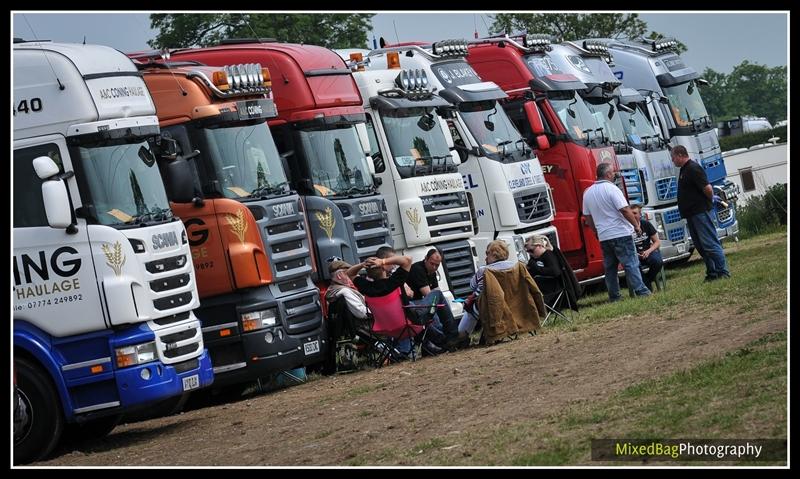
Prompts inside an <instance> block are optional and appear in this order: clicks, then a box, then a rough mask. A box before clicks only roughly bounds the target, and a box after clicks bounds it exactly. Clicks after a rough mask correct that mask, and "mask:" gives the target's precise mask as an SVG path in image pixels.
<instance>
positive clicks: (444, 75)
mask: <svg viewBox="0 0 800 479" xmlns="http://www.w3.org/2000/svg"><path fill="white" fill-rule="evenodd" d="M439 76H440V77H442V80H444V81H446V82H447V83H448V84H450V83H453V79H452V78H450V75H448V74H447V71H446V70H445V69H444V68H440V69H439Z"/></svg>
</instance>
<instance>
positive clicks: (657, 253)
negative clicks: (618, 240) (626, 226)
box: [631, 205, 664, 291]
mask: <svg viewBox="0 0 800 479" xmlns="http://www.w3.org/2000/svg"><path fill="white" fill-rule="evenodd" d="M631 211H632V212H633V216H635V217H636V219H637V220H638V221H639V224H641V228H642V232H641V233H640V234H636V233H634V234H633V242H634V243H635V244H636V253H637V254H638V255H639V268H640V269H642V279H643V280H644V284H646V285H647V287H648V289H650V291H653V280H654V279H656V277H657V276H658V272H659V271H661V268H663V267H664V259H663V258H662V257H661V250H660V249H659V248H661V240H660V239H659V238H658V232H657V231H656V228H655V227H654V226H653V224H652V223H650V222H649V221H647V220H644V219H642V205H631ZM645 267H647V268H649V269H648V271H647V273H644V268H645Z"/></svg>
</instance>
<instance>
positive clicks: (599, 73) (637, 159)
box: [548, 40, 691, 262]
mask: <svg viewBox="0 0 800 479" xmlns="http://www.w3.org/2000/svg"><path fill="white" fill-rule="evenodd" d="M548 55H549V56H550V58H551V59H552V60H553V62H554V63H556V64H557V65H559V66H560V67H561V68H562V69H564V71H569V72H570V73H572V74H573V75H575V76H577V77H578V78H579V79H580V80H581V81H582V82H583V83H585V84H586V85H587V87H588V89H587V90H585V91H584V92H583V95H584V96H585V98H586V102H587V104H588V105H589V106H590V108H592V109H593V110H594V113H593V114H594V115H603V116H605V119H606V124H607V126H608V128H609V131H608V132H607V133H606V134H607V135H608V136H609V137H610V139H611V144H612V145H613V146H614V150H615V152H616V155H617V160H618V161H619V164H620V173H621V174H622V178H623V180H624V183H625V189H626V192H627V194H628V200H629V201H630V203H631V204H640V205H642V216H643V217H644V218H645V219H647V220H648V221H650V222H651V223H652V224H653V226H654V227H655V228H656V231H658V236H659V239H660V240H661V248H660V251H661V255H662V257H663V258H664V261H665V262H671V261H677V260H681V259H684V258H688V257H689V256H690V255H691V252H690V249H689V245H688V244H687V242H688V240H687V229H686V220H684V219H683V218H681V216H680V213H679V212H678V207H677V186H678V176H677V175H678V169H677V168H676V167H675V166H674V165H673V164H672V160H671V159H670V155H669V151H668V150H667V147H666V145H667V142H666V141H665V140H663V139H662V138H661V137H660V136H659V135H657V134H656V132H655V130H654V128H653V126H652V123H651V122H650V120H649V118H648V117H647V116H646V114H645V112H646V103H645V99H644V97H643V96H642V95H640V94H639V93H638V92H637V91H636V90H633V89H631V88H627V87H623V85H622V82H621V81H620V80H619V79H618V78H617V77H616V76H615V75H614V73H613V71H612V70H611V67H613V65H614V57H613V55H612V54H611V53H610V52H609V50H608V47H607V46H606V45H605V43H603V42H599V41H593V40H583V41H575V42H573V41H567V42H564V43H562V44H561V45H556V46H554V47H553V51H551V52H550V53H549V54H548Z"/></svg>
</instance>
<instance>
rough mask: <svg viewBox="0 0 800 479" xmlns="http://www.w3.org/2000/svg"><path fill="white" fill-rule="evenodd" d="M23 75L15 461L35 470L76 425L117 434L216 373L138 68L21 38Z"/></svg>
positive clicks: (98, 49) (17, 105) (93, 51)
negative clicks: (131, 415)
mask: <svg viewBox="0 0 800 479" xmlns="http://www.w3.org/2000/svg"><path fill="white" fill-rule="evenodd" d="M13 69H14V77H13V82H14V84H13V85H14V100H13V101H14V103H13V114H14V119H13V124H14V160H13V171H14V198H13V204H14V214H13V223H14V237H13V246H14V252H13V277H14V290H13V293H12V294H13V297H14V364H15V369H16V373H17V382H18V387H19V389H20V391H21V392H22V397H23V400H24V401H25V402H26V404H25V406H26V409H27V412H28V416H29V421H27V423H26V424H25V426H24V430H23V431H22V433H21V434H20V436H19V440H15V448H14V453H15V456H14V458H15V462H27V461H30V460H35V459H38V458H41V457H43V456H44V455H46V454H47V453H48V452H49V451H50V450H52V448H53V447H54V446H55V444H56V443H57V442H58V440H59V437H60V435H61V431H62V429H63V426H64V423H65V422H75V423H79V424H82V425H84V426H86V427H89V426H91V427H94V428H97V429H98V430H99V429H107V430H106V431H105V432H108V431H110V430H111V428H113V426H114V424H115V422H114V421H115V420H118V419H119V417H120V415H121V414H122V413H123V412H127V411H130V410H131V409H133V408H136V407H143V406H146V405H148V404H152V403H154V402H156V401H159V400H162V399H165V398H169V397H172V396H176V395H180V394H183V393H184V392H186V391H189V390H191V389H195V388H198V387H202V386H206V385H209V384H211V382H212V380H213V372H212V369H211V362H210V358H209V357H208V354H207V352H206V350H205V348H204V345H203V338H202V333H201V329H200V322H199V321H198V320H197V318H196V317H195V316H194V314H193V312H192V310H193V309H194V308H196V307H197V306H198V305H199V300H198V294H197V287H196V284H195V280H194V269H193V267H192V262H191V258H190V256H189V254H190V253H189V245H188V242H187V237H186V231H185V229H184V227H183V224H182V223H181V222H180V221H179V220H178V219H177V218H176V217H174V216H173V215H172V212H171V210H170V205H169V202H168V201H167V196H166V193H165V189H164V185H163V183H162V181H161V177H160V175H159V171H158V166H157V164H156V157H155V155H154V153H153V151H152V149H153V145H154V143H155V142H156V141H157V140H158V138H159V128H158V119H157V118H156V116H155V107H154V105H153V102H152V101H151V98H150V93H149V92H148V90H147V87H146V86H145V84H144V82H143V81H142V79H141V77H140V76H139V73H138V71H137V70H136V67H135V66H134V65H133V63H132V62H131V60H129V59H128V58H127V57H126V56H125V55H123V54H122V53H120V52H118V51H116V50H114V49H112V48H108V47H102V46H96V45H71V44H58V43H49V42H24V41H22V40H15V43H14V50H13ZM181 161H183V160H182V159H178V160H176V163H175V164H176V167H181V163H180V162H181ZM184 190H185V188H184ZM184 194H191V193H188V192H185V193H184ZM109 425H110V427H104V426H109Z"/></svg>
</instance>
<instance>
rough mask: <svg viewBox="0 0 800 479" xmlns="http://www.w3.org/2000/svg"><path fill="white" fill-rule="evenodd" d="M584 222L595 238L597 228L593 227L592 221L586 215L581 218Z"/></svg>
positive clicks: (589, 216)
mask: <svg viewBox="0 0 800 479" xmlns="http://www.w3.org/2000/svg"><path fill="white" fill-rule="evenodd" d="M583 219H584V221H585V222H586V226H588V227H589V228H591V229H592V231H594V235H595V236H597V227H595V225H594V220H593V219H592V217H591V215H586V216H584V217H583Z"/></svg>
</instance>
